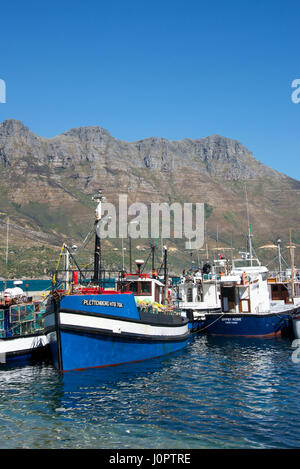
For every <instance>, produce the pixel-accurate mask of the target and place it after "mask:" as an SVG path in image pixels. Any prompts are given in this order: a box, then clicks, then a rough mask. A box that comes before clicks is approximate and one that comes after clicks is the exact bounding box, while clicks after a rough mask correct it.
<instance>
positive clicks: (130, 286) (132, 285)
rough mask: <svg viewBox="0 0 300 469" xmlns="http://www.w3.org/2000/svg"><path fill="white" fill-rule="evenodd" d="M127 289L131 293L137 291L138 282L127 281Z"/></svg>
mask: <svg viewBox="0 0 300 469" xmlns="http://www.w3.org/2000/svg"><path fill="white" fill-rule="evenodd" d="M126 290H127V291H132V292H133V293H137V291H138V283H137V282H128V283H127V289H126Z"/></svg>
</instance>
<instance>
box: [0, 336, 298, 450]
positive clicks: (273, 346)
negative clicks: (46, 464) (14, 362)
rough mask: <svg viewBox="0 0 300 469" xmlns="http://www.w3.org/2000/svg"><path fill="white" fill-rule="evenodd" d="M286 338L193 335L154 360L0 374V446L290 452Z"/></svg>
mask: <svg viewBox="0 0 300 469" xmlns="http://www.w3.org/2000/svg"><path fill="white" fill-rule="evenodd" d="M291 352H292V349H291V341H289V340H288V339H286V340H283V339H281V340H277V339H274V340H254V339H253V340H252V339H248V340H240V339H224V338H212V337H207V336H200V337H198V338H196V339H195V340H193V342H192V343H191V344H190V345H189V346H188V347H187V348H186V349H185V350H183V351H181V352H179V353H176V354H173V355H170V356H167V357H164V358H162V359H157V360H150V361H147V362H143V363H139V364H134V365H125V366H119V367H113V368H107V369H94V370H85V371H82V372H69V373H66V374H64V375H60V374H58V373H57V372H56V371H55V370H54V368H53V367H52V366H51V365H49V364H42V365H38V366H27V367H24V368H14V369H9V368H6V369H1V371H0V377H1V379H0V441H1V442H2V443H1V447H2V448H174V449H175V448H191V449H192V448H293V447H294V448H295V447H299V443H300V438H299V428H300V412H299V410H300V409H299V399H298V391H299V387H300V379H299V376H300V373H299V372H300V364H295V363H293V362H292V360H291Z"/></svg>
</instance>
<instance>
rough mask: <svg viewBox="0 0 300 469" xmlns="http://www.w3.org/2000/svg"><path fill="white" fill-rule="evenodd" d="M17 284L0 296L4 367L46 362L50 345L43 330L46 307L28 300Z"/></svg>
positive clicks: (0, 350)
mask: <svg viewBox="0 0 300 469" xmlns="http://www.w3.org/2000/svg"><path fill="white" fill-rule="evenodd" d="M21 284H22V282H21V281H15V282H14V285H15V286H14V287H13V288H6V289H5V290H4V292H2V293H0V363H1V364H6V363H8V364H18V365H19V364H23V363H27V362H28V361H30V360H32V359H37V360H40V359H43V358H44V357H45V356H46V355H47V353H48V349H47V345H48V341H47V338H46V335H45V334H44V328H43V313H44V309H43V305H42V302H41V301H34V300H33V299H32V298H30V297H27V296H26V295H25V294H24V292H23V290H22V288H21V287H20V285H21Z"/></svg>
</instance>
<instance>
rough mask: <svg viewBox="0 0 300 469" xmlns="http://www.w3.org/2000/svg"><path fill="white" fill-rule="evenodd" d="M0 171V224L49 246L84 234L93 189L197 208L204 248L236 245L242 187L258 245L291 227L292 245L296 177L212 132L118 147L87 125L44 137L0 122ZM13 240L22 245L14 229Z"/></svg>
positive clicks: (241, 226)
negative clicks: (202, 212)
mask: <svg viewBox="0 0 300 469" xmlns="http://www.w3.org/2000/svg"><path fill="white" fill-rule="evenodd" d="M0 170H1V175H2V195H1V196H0V221H1V220H2V222H3V221H4V219H5V218H6V217H7V216H8V215H9V216H10V217H11V220H12V221H14V222H15V223H16V222H19V223H23V224H24V226H26V227H27V228H28V229H32V230H37V231H40V232H41V233H44V234H45V235H46V236H48V239H49V240H52V242H53V244H57V243H58V241H63V240H65V239H68V238H72V239H73V240H74V242H78V240H80V239H81V238H83V237H84V234H85V233H86V228H87V226H88V225H89V224H90V222H91V220H93V210H94V205H93V203H92V201H91V196H92V194H93V193H94V192H95V191H96V190H98V189H99V187H100V188H102V189H103V191H104V193H105V195H106V196H107V201H108V202H112V203H117V201H118V195H119V194H128V202H129V203H132V202H135V201H140V202H145V203H150V202H168V203H172V202H175V201H177V202H180V203H184V202H203V203H205V204H206V209H207V211H206V218H207V233H208V236H207V240H208V243H209V244H210V245H211V246H212V245H215V246H216V243H217V242H222V243H225V245H226V246H230V245H231V244H232V243H234V244H236V245H237V246H239V245H241V243H244V240H243V239H244V235H245V232H247V213H246V200H245V185H246V188H247V195H248V199H249V213H250V217H251V221H252V226H253V229H254V231H255V233H256V236H257V241H258V242H259V243H263V242H264V241H268V240H270V239H271V237H274V236H275V235H274V232H275V233H276V236H279V237H281V238H282V237H283V238H284V237H285V238H286V237H287V235H288V233H287V230H288V229H289V228H291V229H292V230H293V232H294V234H295V239H296V241H299V242H300V237H299V233H298V226H299V222H300V213H299V195H298V194H300V181H297V180H296V179H292V178H290V177H289V176H286V175H284V174H282V173H279V172H278V171H276V170H274V169H273V168H270V167H269V166H267V165H265V164H263V163H261V162H260V161H258V160H257V159H255V157H254V156H253V153H252V152H251V151H250V150H248V149H247V148H246V147H245V146H243V145H242V144H241V143H240V142H239V141H238V140H234V139H230V138H228V137H223V136H220V135H218V134H213V135H211V136H208V137H203V138H199V139H189V138H185V139H182V140H178V141H174V140H168V139H166V138H159V137H149V138H146V139H141V140H137V141H135V142H127V141H123V140H118V139H116V138H114V137H113V136H111V134H110V133H109V132H108V131H107V130H106V129H105V128H103V127H99V126H87V127H75V128H72V129H69V130H67V131H66V132H63V133H61V134H59V135H56V136H55V137H52V138H45V137H40V136H38V135H37V134H35V133H34V132H32V131H31V130H30V129H29V127H27V126H25V125H24V124H23V123H22V122H21V121H18V120H16V119H8V120H6V121H4V122H2V123H1V124H0ZM276 191H277V192H276ZM279 195H280V197H279ZM2 233H3V234H4V232H3V231H2ZM216 233H218V235H216ZM216 237H218V238H219V239H218V240H217V239H216ZM3 239H4V238H3ZM242 240H243V241H242ZM14 242H16V243H17V244H18V243H20V242H21V240H20V239H19V238H18V236H17V233H15V241H14ZM174 249H175V248H174ZM178 249H179V248H178Z"/></svg>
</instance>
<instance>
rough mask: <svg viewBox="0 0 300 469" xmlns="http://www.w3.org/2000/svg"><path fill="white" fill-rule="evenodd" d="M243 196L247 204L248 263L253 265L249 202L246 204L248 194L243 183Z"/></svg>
mask: <svg viewBox="0 0 300 469" xmlns="http://www.w3.org/2000/svg"><path fill="white" fill-rule="evenodd" d="M245 196H246V206H247V221H248V239H249V253H250V265H251V267H252V266H253V249H252V236H253V235H252V233H251V224H250V217H249V204H248V194H247V187H246V183H245Z"/></svg>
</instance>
